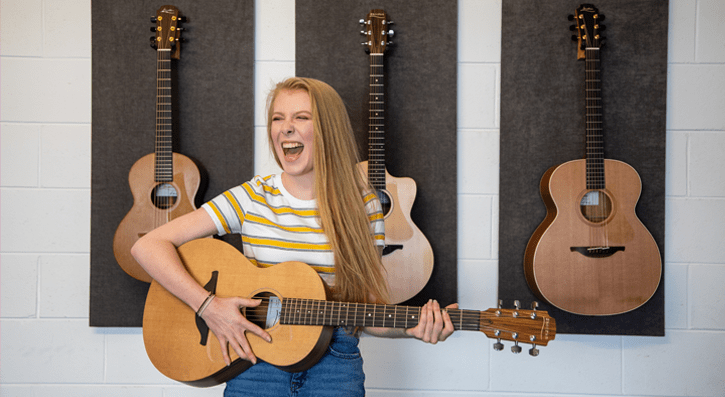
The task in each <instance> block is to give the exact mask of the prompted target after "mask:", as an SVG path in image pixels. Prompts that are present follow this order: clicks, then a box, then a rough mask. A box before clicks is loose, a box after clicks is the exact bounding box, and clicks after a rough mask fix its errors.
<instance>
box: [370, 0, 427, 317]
mask: <svg viewBox="0 0 725 397" xmlns="http://www.w3.org/2000/svg"><path fill="white" fill-rule="evenodd" d="M360 23H361V24H362V25H363V31H362V32H361V33H362V34H364V35H365V36H366V38H367V39H368V40H367V41H366V42H363V43H362V44H363V45H365V47H366V49H367V50H368V51H369V53H370V79H369V96H368V102H369V122H368V160H367V161H364V162H361V163H360V164H359V166H360V168H361V170H362V172H363V173H365V174H366V175H367V178H368V182H369V183H370V185H371V186H372V188H373V189H375V191H376V192H377V195H378V198H379V199H380V202H381V203H382V205H383V213H384V214H385V248H384V250H383V266H384V267H385V273H386V278H387V281H388V287H389V292H390V300H391V302H392V303H400V302H404V301H406V300H408V299H410V298H412V297H414V296H415V295H416V294H417V293H418V292H420V291H421V290H422V289H423V287H425V285H426V284H427V283H428V280H429V279H430V276H431V273H432V272H433V249H432V247H431V245H430V243H429V242H428V239H426V237H425V235H423V232H421V231H420V229H419V228H418V226H416V225H415V223H413V220H412V218H411V217H410V211H411V209H412V208H413V202H414V201H415V195H416V191H417V187H416V184H415V181H414V180H413V179H411V178H399V177H393V176H391V175H390V174H389V173H388V170H387V169H386V168H385V75H384V69H385V68H384V53H385V50H386V49H387V46H388V45H389V44H390V42H389V39H390V37H391V36H392V35H393V31H392V30H388V27H389V26H390V25H391V24H392V23H393V22H392V21H390V20H389V18H388V15H387V14H386V13H385V11H384V10H378V9H376V10H371V11H370V13H368V15H367V18H366V19H364V20H361V21H360Z"/></svg>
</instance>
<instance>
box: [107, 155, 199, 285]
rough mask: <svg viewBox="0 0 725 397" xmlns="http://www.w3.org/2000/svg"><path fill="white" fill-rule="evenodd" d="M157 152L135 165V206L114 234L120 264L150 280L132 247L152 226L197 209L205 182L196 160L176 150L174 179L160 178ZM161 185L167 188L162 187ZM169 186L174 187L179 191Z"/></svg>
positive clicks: (131, 181) (133, 274) (139, 277)
mask: <svg viewBox="0 0 725 397" xmlns="http://www.w3.org/2000/svg"><path fill="white" fill-rule="evenodd" d="M154 156H155V154H153V153H151V154H147V155H146V156H144V157H142V158H140V159H139V160H138V161H136V163H134V165H133V166H132V167H131V170H130V171H129V174H128V183H129V186H130V187H131V193H132V194H133V207H131V210H130V211H129V212H128V213H127V214H126V216H125V217H124V218H123V220H122V221H121V223H119V225H118V228H117V229H116V234H115V235H114V236H113V254H114V255H115V257H116V261H117V262H118V264H119V265H120V266H121V268H122V269H123V270H124V271H125V272H126V273H128V274H129V275H130V276H131V277H133V278H135V279H137V280H141V281H145V282H147V283H150V282H151V276H149V275H148V274H147V273H146V271H145V270H144V269H143V268H142V267H141V265H139V264H138V262H136V260H135V259H134V258H133V256H131V247H132V246H133V244H134V243H135V242H136V240H138V239H139V238H141V236H143V235H145V234H146V233H148V232H150V231H151V230H153V229H155V228H157V227H159V226H161V225H163V224H165V223H167V222H169V221H171V220H172V219H175V218H178V217H180V216H181V215H184V214H186V213H189V212H192V211H194V210H195V209H196V207H195V205H194V198H195V197H196V193H197V191H198V190H199V185H200V182H201V176H200V174H199V169H198V168H197V166H196V164H194V162H193V161H192V160H191V159H189V158H188V157H186V156H184V155H182V154H179V153H173V170H174V175H173V181H171V182H156V181H155V178H154ZM160 185H164V187H165V188H167V189H163V188H159V186H160ZM168 187H173V191H175V193H172V192H171V190H170V189H168ZM164 194H171V195H174V194H175V197H173V196H172V197H165V196H162V195H164ZM160 196H161V197H160Z"/></svg>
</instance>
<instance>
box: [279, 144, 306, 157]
mask: <svg viewBox="0 0 725 397" xmlns="http://www.w3.org/2000/svg"><path fill="white" fill-rule="evenodd" d="M304 148H305V145H303V144H301V143H299V142H284V143H282V151H283V152H284V155H285V157H288V156H293V157H294V156H297V155H299V154H300V153H301V152H302V149H304Z"/></svg>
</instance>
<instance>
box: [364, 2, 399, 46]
mask: <svg viewBox="0 0 725 397" xmlns="http://www.w3.org/2000/svg"><path fill="white" fill-rule="evenodd" d="M360 24H362V25H363V30H362V31H361V32H360V34H362V35H365V36H366V38H367V41H365V42H363V43H362V45H364V46H365V49H366V50H367V51H368V52H369V53H371V54H382V53H384V52H385V49H386V48H387V47H388V45H390V44H393V42H392V41H389V39H390V38H392V37H393V34H394V32H393V30H392V29H390V30H388V26H390V25H392V24H393V21H391V20H389V18H388V14H386V13H385V11H384V10H371V11H370V12H369V13H368V15H367V17H366V18H365V19H361V20H360Z"/></svg>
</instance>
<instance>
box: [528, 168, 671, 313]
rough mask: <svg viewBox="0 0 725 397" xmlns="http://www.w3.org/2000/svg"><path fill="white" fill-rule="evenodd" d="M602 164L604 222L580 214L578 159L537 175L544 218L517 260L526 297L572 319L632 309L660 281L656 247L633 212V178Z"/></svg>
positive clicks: (582, 187) (637, 187)
mask: <svg viewBox="0 0 725 397" xmlns="http://www.w3.org/2000/svg"><path fill="white" fill-rule="evenodd" d="M604 167H605V172H606V174H607V181H608V182H607V187H606V189H604V190H603V191H602V193H603V194H604V195H606V197H607V199H608V200H609V203H611V204H610V205H609V208H608V210H607V211H608V213H607V214H605V216H604V217H603V218H604V219H602V220H599V219H595V220H594V221H592V220H590V219H588V218H587V217H586V216H585V214H584V212H583V210H582V209H581V207H582V205H581V203H582V200H583V199H584V195H585V194H586V193H588V192H591V191H592V190H590V189H587V188H586V162H585V160H574V161H569V162H567V163H564V164H562V165H559V166H556V167H552V168H550V169H549V170H548V171H547V172H546V173H545V174H544V176H543V177H542V179H541V185H540V190H541V196H542V198H543V200H544V203H545V205H546V210H547V214H546V217H545V218H544V221H543V222H542V223H541V224H540V225H539V227H538V228H537V229H536V231H535V232H534V234H533V236H532V237H531V239H530V240H529V243H528V245H527V246H526V253H525V256H524V273H525V275H526V280H527V282H528V284H529V286H530V287H531V288H532V290H533V291H534V293H535V294H536V295H537V296H538V297H539V298H541V299H543V300H545V301H547V302H549V303H550V304H552V305H554V306H556V307H558V308H560V309H562V310H565V311H568V312H571V313H575V314H582V315H613V314H621V313H625V312H628V311H631V310H634V309H636V308H638V307H640V306H641V305H643V304H644V303H645V302H647V301H648V300H649V299H650V298H651V297H652V295H653V294H654V293H655V291H656V290H657V287H658V285H659V282H660V276H661V271H662V265H661V260H660V252H659V248H658V247H657V243H656V242H655V240H654V238H653V237H652V235H651V234H650V233H649V231H648V230H647V229H646V228H645V226H644V225H643V224H642V222H641V221H640V220H639V218H637V216H636V214H635V206H636V204H637V201H638V200H639V195H640V192H641V182H640V178H639V175H638V174H637V171H635V170H634V168H632V167H631V166H629V165H628V164H626V163H623V162H621V161H616V160H609V159H607V160H604ZM602 205H603V204H602ZM577 249H578V250H577Z"/></svg>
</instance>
